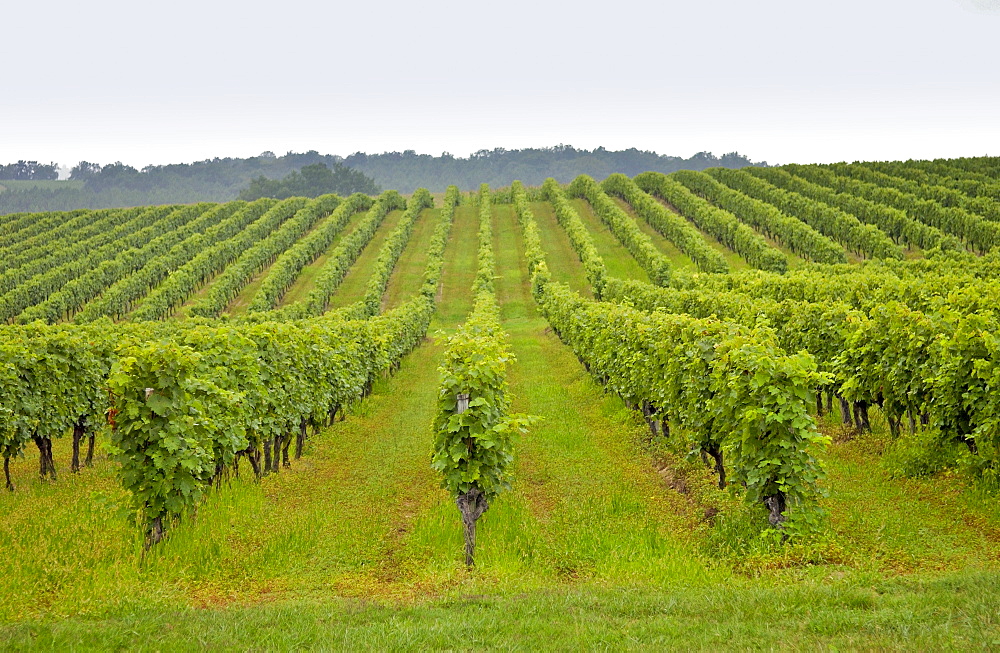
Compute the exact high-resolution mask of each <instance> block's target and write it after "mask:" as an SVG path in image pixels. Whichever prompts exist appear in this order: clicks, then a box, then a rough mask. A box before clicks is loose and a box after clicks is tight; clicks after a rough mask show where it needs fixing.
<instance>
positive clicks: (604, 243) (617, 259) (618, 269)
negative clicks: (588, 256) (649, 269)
mask: <svg viewBox="0 0 1000 653" xmlns="http://www.w3.org/2000/svg"><path fill="white" fill-rule="evenodd" d="M569 203H570V206H572V207H573V208H574V209H575V210H576V212H577V213H578V214H579V216H580V219H581V220H583V224H585V225H586V226H587V229H588V230H589V231H590V236H591V238H593V240H594V246H595V247H596V248H597V253H598V254H600V255H601V258H603V259H604V265H605V266H606V267H607V269H608V274H610V275H611V276H613V277H618V278H619V279H635V280H637V281H645V282H646V283H649V275H648V274H646V271H645V270H643V269H642V267H641V266H640V265H639V263H638V262H636V260H635V259H634V258H632V255H631V254H630V253H629V251H628V250H627V249H625V246H624V245H622V244H621V243H620V242H619V241H618V239H617V238H616V237H615V235H614V234H613V233H611V230H610V229H608V228H607V227H606V226H605V225H604V223H603V222H601V219H600V218H598V217H597V216H596V215H594V210H593V209H592V208H591V207H590V203H589V202H588V201H587V200H585V199H582V198H577V199H571V200H569Z"/></svg>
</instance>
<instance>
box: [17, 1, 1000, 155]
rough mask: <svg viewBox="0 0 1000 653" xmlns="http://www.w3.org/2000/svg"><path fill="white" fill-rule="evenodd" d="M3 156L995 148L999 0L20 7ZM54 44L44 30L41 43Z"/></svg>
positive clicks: (999, 99) (999, 100)
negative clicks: (21, 58) (17, 61)
mask: <svg viewBox="0 0 1000 653" xmlns="http://www.w3.org/2000/svg"><path fill="white" fill-rule="evenodd" d="M8 13H9V14H10V16H12V19H11V22H10V23H9V24H10V25H14V26H18V27H20V28H21V29H13V30H10V31H11V34H10V35H9V37H8V47H9V49H10V51H12V52H19V53H31V54H32V56H31V57H29V58H27V59H26V61H27V63H26V64H24V65H16V66H11V67H9V68H8V69H7V71H6V73H5V75H4V78H3V80H2V81H0V88H2V89H3V93H2V95H0V163H4V162H10V161H16V160H18V159H31V160H39V161H43V162H49V161H56V162H58V163H59V164H60V165H62V166H64V167H69V166H72V165H74V164H76V163H77V162H78V161H80V160H88V161H92V162H98V163H110V162H114V161H122V162H124V163H128V164H130V165H133V166H135V167H143V166H145V165H148V164H166V163H182V162H191V161H198V160H203V159H208V158H214V157H217V156H218V157H249V156H256V155H257V154H260V153H261V152H263V151H272V152H275V153H276V154H279V155H280V154H283V153H285V152H287V151H297V152H304V151H308V150H317V151H319V152H321V153H324V154H339V155H341V156H346V155H349V154H351V153H353V152H357V151H364V152H368V153H378V152H383V151H404V150H415V151H417V152H419V153H424V154H433V155H439V154H441V153H442V152H444V151H447V152H451V153H452V154H454V155H456V156H463V157H465V156H468V155H469V154H470V153H472V152H475V151H477V150H480V149H493V148H496V147H503V148H506V149H522V148H526V147H550V146H553V145H556V144H559V143H566V144H571V145H573V146H575V147H577V148H581V149H593V148H595V147H598V146H603V147H606V148H607V149H609V150H611V149H613V150H621V149H627V148H630V147H635V148H638V149H640V150H653V151H656V152H658V153H660V154H667V155H673V156H681V157H689V156H691V155H693V154H695V153H697V152H700V151H711V152H713V153H715V154H717V155H721V154H723V153H726V152H732V151H738V152H740V153H741V154H744V155H746V156H748V157H750V158H751V159H753V160H756V161H760V160H766V161H768V162H769V163H772V164H773V163H789V162H800V163H812V162H830V161H840V160H848V161H851V160H858V159H860V160H873V159H907V158H936V157H955V156H981V155H984V154H993V155H996V154H1000V121H998V120H997V117H998V113H1000V112H998V110H997V108H998V107H1000V72H998V69H997V65H996V64H997V59H998V57H997V53H996V47H995V41H996V39H997V33H998V28H1000V0H919V1H918V2H902V1H900V0H891V1H882V2H860V1H858V0H849V1H848V2H846V3H841V4H839V5H836V6H830V5H816V4H808V3H798V2H787V1H780V2H776V3H771V4H769V5H767V6H760V5H746V4H745V3H737V2H730V1H723V2H715V3H698V4H690V3H683V4H681V3H676V4H675V3H663V4H658V5H655V6H647V5H645V4H643V3H636V2H625V3H618V4H617V5H615V6H614V7H613V8H612V9H610V10H609V9H608V8H607V6H606V5H603V4H600V5H599V4H597V3H582V4H578V5H575V6H574V7H573V9H572V10H571V11H566V10H565V9H564V5H558V6H557V5H553V4H542V5H539V4H536V3H529V2H524V1H515V2H512V3H507V4H505V5H504V6H503V7H502V9H501V8H496V7H483V6H475V7H471V6H467V5H465V4H461V3H456V2H432V3H428V4H423V5H420V6H414V5H410V4H405V5H399V6H397V5H394V4H392V3H382V4H369V5H365V6H363V7H361V6H352V7H337V8H333V7H332V6H329V5H319V4H314V3H310V2H304V1H294V0H293V1H292V2H289V3H286V4H284V5H282V8H281V13H274V9H273V7H272V6H270V5H267V4H265V3H260V2H250V3H245V4H243V5H241V7H240V11H239V13H232V12H231V10H228V9H226V8H222V7H216V6H206V5H203V4H199V3H194V2H189V1H183V2H179V3H175V4H172V5H170V6H169V7H166V8H164V7H159V6H156V7H154V6H146V5H134V4H126V3H123V2H96V3H90V4H86V5H80V4H71V3H67V2H55V3H50V4H48V5H45V6H27V5H23V4H22V5H18V6H15V7H12V8H10V9H9V12H8ZM40 43H41V44H45V45H46V46H47V47H44V48H43V47H40V46H39V44H40Z"/></svg>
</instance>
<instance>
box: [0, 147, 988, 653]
mask: <svg viewBox="0 0 1000 653" xmlns="http://www.w3.org/2000/svg"><path fill="white" fill-rule="evenodd" d="M998 306H1000V159H998V158H969V159H952V160H936V161H907V162H881V163H852V164H834V165H787V166H781V167H773V168H769V167H747V168H742V169H738V170H737V169H727V168H711V169H709V170H707V171H705V172H692V171H679V172H674V173H671V174H669V175H665V174H661V173H657V172H646V173H642V174H639V175H637V176H635V177H634V178H630V177H627V176H625V175H621V174H615V175H611V176H610V177H608V178H607V179H604V180H595V179H592V178H590V177H588V176H580V177H578V178H576V179H575V180H574V181H573V182H572V183H570V184H568V185H565V186H564V185H560V184H559V183H558V182H556V181H555V180H554V179H549V180H547V181H546V182H545V183H544V184H543V185H542V186H540V187H527V186H525V185H523V184H521V183H519V182H515V183H514V184H513V185H512V186H510V187H504V188H490V187H489V186H487V185H485V184H484V185H483V186H482V187H481V188H479V189H478V190H477V191H473V192H461V191H460V190H459V188H457V187H455V186H451V187H450V188H449V189H448V190H447V192H445V193H443V194H441V193H437V194H433V195H432V194H431V193H430V192H428V191H426V190H424V189H420V190H417V191H416V192H414V193H413V194H412V195H410V196H408V197H404V196H403V195H401V194H399V193H397V192H396V191H386V192H384V193H382V194H381V195H378V196H377V197H369V196H366V195H361V194H355V195H351V196H349V197H339V196H336V195H325V196H321V197H318V198H314V199H307V198H290V199H284V200H273V199H259V200H255V201H252V202H243V201H234V202H228V203H221V204H220V203H199V204H190V205H175V206H149V207H136V208H127V209H101V210H76V211H68V212H50V213H28V214H10V215H4V216H0V363H2V364H0V452H2V455H3V466H4V484H5V487H6V491H3V492H2V494H0V554H2V555H3V560H4V565H3V566H4V573H3V574H2V576H0V647H3V648H8V647H10V648H15V649H17V648H25V647H28V646H31V645H45V646H49V647H56V646H58V647H60V648H63V647H67V646H76V647H82V648H91V647H93V648H108V647H111V646H119V647H126V646H129V647H131V646H133V645H135V644H136V642H138V643H140V644H142V645H144V646H151V647H154V648H160V647H176V646H177V645H179V644H180V643H184V642H188V643H189V642H190V641H196V640H194V638H196V637H197V638H199V640H197V641H201V642H202V646H209V647H214V648H218V647H236V648H268V649H270V648H279V649H285V648H293V647H299V646H336V647H338V648H340V647H351V648H359V647H369V646H375V647H379V648H389V647H408V648H409V647H414V648H429V647H444V648H463V649H464V648H488V647H495V646H503V647H506V648H510V647H537V646H542V645H545V644H546V643H548V644H549V645H550V646H551V645H552V642H553V641H560V640H558V639H554V638H567V639H565V643H564V644H563V645H562V646H565V647H567V648H581V647H595V646H601V647H615V648H619V647H635V646H648V647H651V648H652V647H656V648H662V647H680V648H719V647H738V648H749V647H767V648H771V647H783V648H815V647H818V646H824V647H828V646H829V647H833V646H835V647H838V648H839V647H842V646H846V647H850V648H872V647H880V648H895V647H903V648H909V649H913V648H928V647H933V648H938V647H949V648H956V647H962V648H965V647H978V648H984V647H985V648H989V647H991V646H996V645H997V644H998V642H1000V617H998V615H1000V599H998V598H997V596H996V592H995V588H996V584H997V583H998V582H1000V573H998V571H1000V545H998V543H1000V509H998V501H997V493H998V492H1000V340H998V334H1000V328H998V327H1000V315H998V314H997V308H996V307H998ZM706 615H711V616H706ZM268 623H271V624H274V623H288V624H295V625H294V626H289V628H291V629H292V630H294V632H284V633H282V634H275V633H274V632H271V631H270V630H268V628H267V626H266V624H268ZM235 631H240V632H239V633H236V632H235Z"/></svg>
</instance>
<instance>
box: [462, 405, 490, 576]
mask: <svg viewBox="0 0 1000 653" xmlns="http://www.w3.org/2000/svg"><path fill="white" fill-rule="evenodd" d="M456 400H457V401H456V405H455V412H456V413H458V414H459V415H461V414H462V413H464V412H465V411H466V410H468V409H469V394H468V393H466V392H463V393H459V394H458V395H456ZM467 444H468V446H469V447H472V446H473V444H472V441H471V440H470V441H469V442H468V443H467ZM455 504H456V505H458V510H459V511H460V512H461V513H462V526H463V527H464V531H465V564H466V566H467V567H472V566H473V565H475V552H476V521H477V520H478V519H479V518H480V517H482V516H483V513H484V512H486V510H487V508H489V504H488V503H487V501H486V496H485V495H484V494H483V493H482V491H480V489H479V488H477V487H472V488H470V489H469V491H468V492H463V493H461V494H459V495H458V497H456V499H455Z"/></svg>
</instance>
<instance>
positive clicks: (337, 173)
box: [239, 163, 381, 201]
mask: <svg viewBox="0 0 1000 653" xmlns="http://www.w3.org/2000/svg"><path fill="white" fill-rule="evenodd" d="M380 191H381V189H380V188H379V187H378V185H377V184H376V183H375V181H374V180H373V179H371V178H370V177H366V176H365V175H364V173H362V172H359V171H357V170H352V169H350V168H348V167H347V166H344V165H342V164H340V163H335V164H333V168H332V169H331V168H329V167H328V166H327V165H326V164H325V163H314V164H312V165H309V166H303V167H302V170H293V171H291V172H290V173H288V175H287V176H285V177H282V178H281V179H268V178H267V177H264V176H263V175H262V176H260V177H257V178H256V179H254V180H253V181H251V182H250V185H249V186H248V187H247V188H246V189H244V190H242V191H240V195H239V198H240V199H241V200H247V201H252V200H256V199H260V198H262V197H273V198H274V199H279V200H283V199H286V198H289V197H319V196H320V195H328V194H330V193H335V194H337V195H350V194H351V193H364V194H366V195H375V194H377V193H379V192H380Z"/></svg>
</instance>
